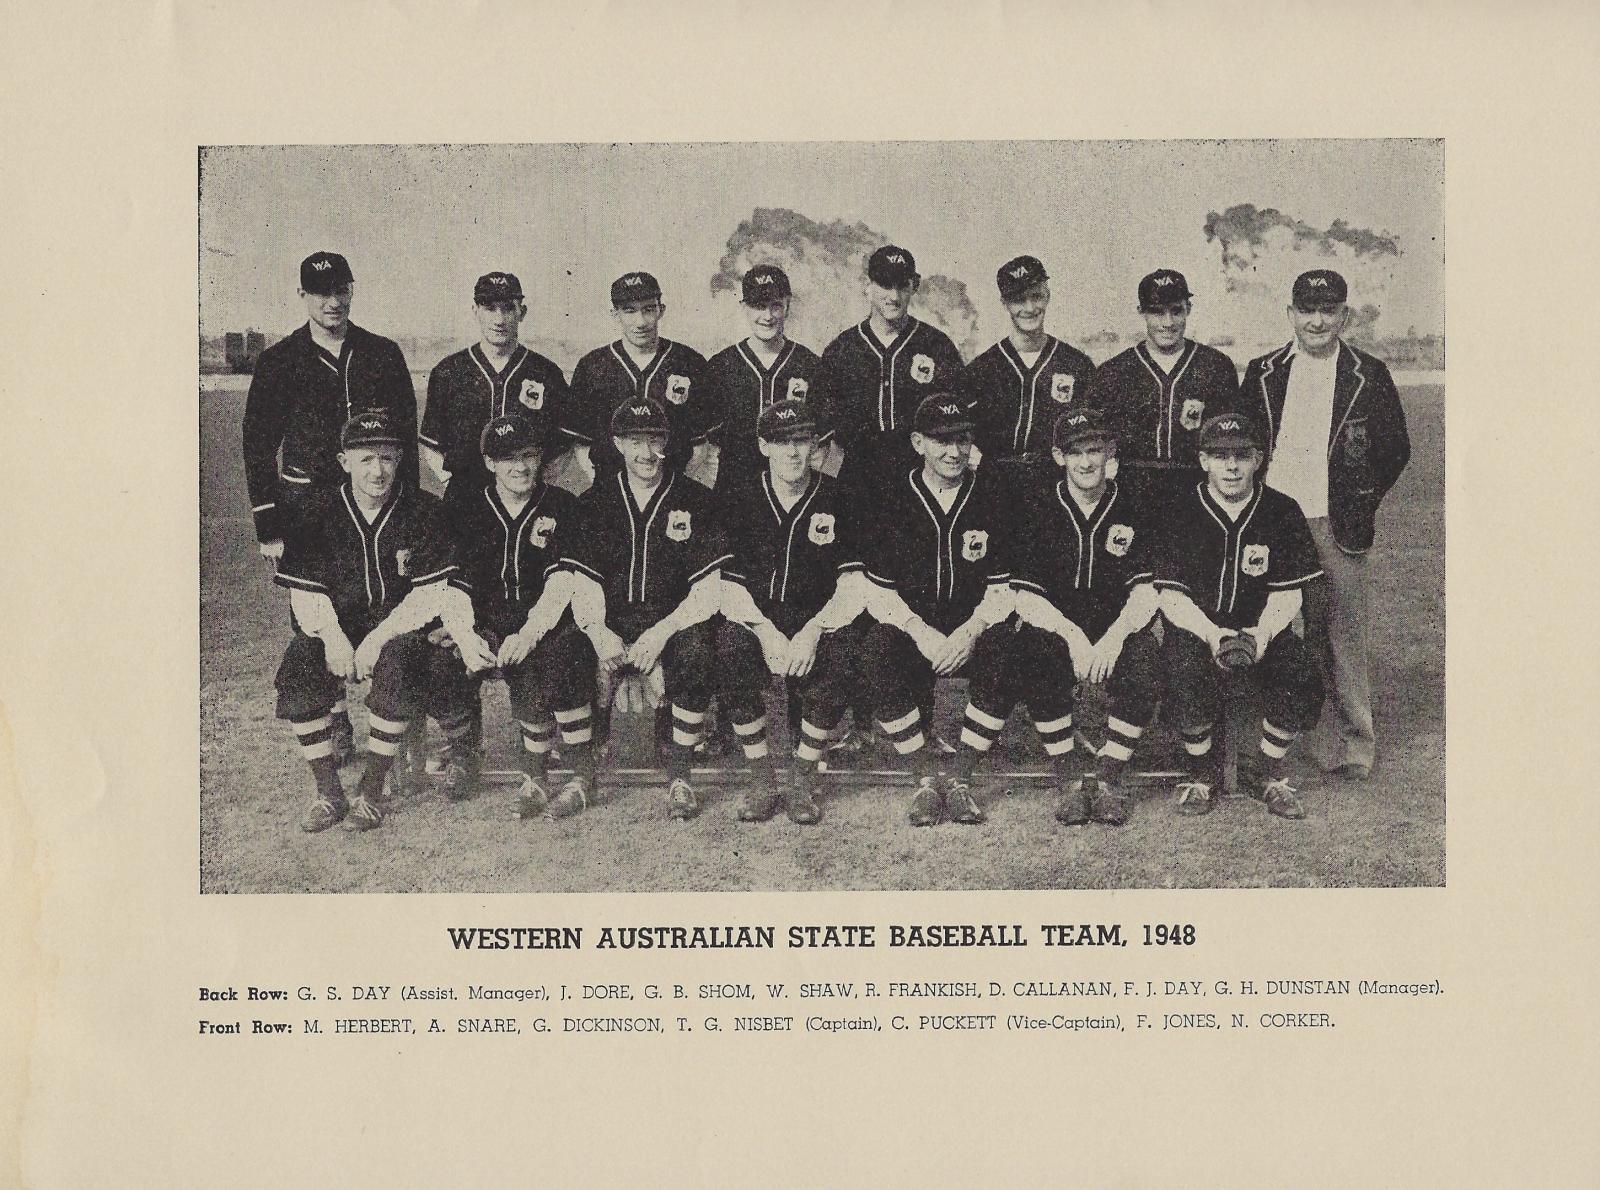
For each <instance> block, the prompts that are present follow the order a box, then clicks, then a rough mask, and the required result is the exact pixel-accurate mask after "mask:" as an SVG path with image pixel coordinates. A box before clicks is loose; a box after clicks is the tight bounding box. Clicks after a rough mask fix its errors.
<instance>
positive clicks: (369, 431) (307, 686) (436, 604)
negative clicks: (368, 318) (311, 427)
mask: <svg viewBox="0 0 1600 1190" xmlns="http://www.w3.org/2000/svg"><path fill="white" fill-rule="evenodd" d="M340 442H341V444H342V446H343V449H342V450H341V451H340V452H339V454H338V463H339V466H340V467H341V468H342V469H343V470H344V472H345V473H346V475H348V476H349V478H348V480H347V481H346V482H345V483H343V484H341V485H340V486H338V487H336V488H324V489H322V490H320V491H318V492H316V493H314V494H313V495H311V496H310V497H309V498H308V499H307V501H306V503H305V506H304V508H303V509H302V510H301V513H300V515H298V516H297V517H296V518H295V523H294V525H293V527H292V528H291V529H290V531H289V541H288V545H287V547H286V549H285V551H284V555H283V560H282V563H281V564H280V565H279V567H278V573H277V578H276V581H277V582H278V583H279V585H281V586H284V587H287V588H289V601H290V607H291V610H292V612H293V622H294V628H295V635H294V639H293V640H291V641H290V642H289V647H288V649H286V650H285V651H284V655H283V662H282V664H281V665H279V667H278V675H277V689H278V707H277V713H278V718H280V719H286V720H288V721H289V723H290V724H291V725H292V726H293V727H294V732H295V736H296V737H297V738H298V740H299V742H300V749H301V753H302V755H304V756H305V758H306V761H307V762H308V763H309V764H310V766H311V772H312V775H313V776H314V777H315V779H316V783H317V797H316V800H315V801H313V802H312V803H311V806H310V807H309V808H308V809H307V811H306V814H305V816H304V818H302V819H301V822H300V826H301V828H302V829H303V830H307V831H321V830H326V829H327V828H328V827H330V826H332V825H334V823H336V822H338V821H340V820H341V819H343V818H345V817H346V816H348V817H349V820H350V825H351V826H352V827H353V828H354V829H357V830H370V829H372V828H373V827H375V826H378V825H379V824H380V823H381V822H382V821H383V785H384V779H385V778H386V777H387V776H388V773H389V768H390V766H391V765H392V764H393V762H394V757H395V753H396V751H397V750H398V749H399V747H400V742H401V739H402V737H403V736H404V735H405V732H406V728H407V726H408V724H409V722H410V721H411V720H412V719H414V718H416V717H417V716H418V715H422V714H429V715H432V716H433V717H434V718H435V719H437V720H438V721H439V725H440V727H441V728H443V730H444V733H445V737H446V739H448V740H449V741H451V743H452V745H453V746H454V751H453V755H452V763H451V764H450V765H449V766H448V767H447V768H446V773H445V781H444V788H445V792H446V795H447V796H449V797H451V798H452V799H453V798H455V797H459V796H464V795H465V794H466V792H467V788H468V785H469V784H470V781H471V776H472V774H471V772H470V771H469V770H468V769H467V768H466V767H464V764H463V762H462V759H461V758H462V757H463V756H464V754H465V753H466V749H465V747H464V744H465V742H466V740H467V736H468V733H469V732H470V728H471V716H470V714H469V713H468V706H469V703H470V701H471V697H472V683H471V681H470V680H469V678H468V676H467V669H472V670H479V669H484V668H487V667H488V666H491V665H493V664H494V657H493V656H492V655H491V654H490V653H489V651H488V647H487V646H486V645H485V644H484V642H483V641H482V640H481V639H480V638H479V637H478V636H477V634H476V633H474V632H473V629H472V605H471V601H470V600H469V599H468V598H467V597H466V596H465V595H464V594H462V593H461V592H460V591H457V590H455V589H454V588H452V587H451V586H450V585H449V583H448V582H447V580H448V579H449V578H450V577H451V576H452V575H454V574H455V573H456V564H455V559H454V556H453V551H452V550H451V547H450V541H449V536H448V533H447V531H446V528H445V525H444V521H443V516H442V514H441V511H440V506H439V502H438V501H437V500H436V499H435V498H434V497H432V496H430V495H428V494H427V493H426V492H421V491H418V490H417V489H416V488H414V487H411V486H408V485H406V484H403V483H401V482H400V481H399V479H398V474H399V470H400V465H401V459H402V458H404V457H405V454H406V453H407V452H408V451H409V450H411V449H412V447H413V441H412V440H411V439H409V438H407V437H406V436H405V435H404V433H403V432H402V431H401V430H399V429H398V428H397V427H396V425H395V422H394V420H393V419H392V418H390V416H389V415H388V414H387V413H384V412H383V411H381V410H374V411H369V412H366V413H358V414H356V416H355V417H353V418H351V419H350V420H349V421H348V422H347V423H345V427H344V430H343V432H342V434H341V436H340ZM435 619H442V620H443V622H444V625H445V627H446V629H447V630H448V631H449V633H450V635H451V637H452V638H453V640H454V641H455V643H456V645H457V647H458V649H459V651H460V656H459V657H458V656H456V655H455V654H453V653H451V652H448V651H447V650H445V649H444V648H441V647H439V646H437V645H433V644H430V643H429V641H428V638H427V636H426V635H425V634H424V633H422V632H421V631H418V630H419V629H422V628H424V627H426V626H427V625H428V624H430V623H431V622H432V621H433V620H435ZM463 662H465V665H466V668H463ZM368 676H370V677H371V678H372V689H371V691H370V693H369V694H368V695H367V715H368V723H369V732H370V735H369V740H368V756H367V766H366V770H365V771H364V772H363V773H362V775H361V783H360V786H359V787H358V788H357V790H356V796H355V797H354V799H352V800H350V801H348V802H347V801H346V800H345V795H344V789H343V788H342V786H341V785H340V782H339V769H338V761H337V759H336V757H335V756H334V745H333V735H334V723H333V707H334V704H335V702H336V701H337V700H338V699H339V697H340V696H341V695H342V694H343V692H344V683H345V681H347V680H355V681H360V680H363V679H365V678H367V677H368Z"/></svg>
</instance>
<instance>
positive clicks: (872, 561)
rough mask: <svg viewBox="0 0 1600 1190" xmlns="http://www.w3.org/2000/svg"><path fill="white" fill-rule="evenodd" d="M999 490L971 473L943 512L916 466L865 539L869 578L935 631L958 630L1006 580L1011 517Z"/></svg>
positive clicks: (890, 494)
mask: <svg viewBox="0 0 1600 1190" xmlns="http://www.w3.org/2000/svg"><path fill="white" fill-rule="evenodd" d="M1001 491H1002V490H1001V488H1000V486H999V485H998V484H997V483H996V482H995V480H994V478H993V477H992V476H991V475H990V474H989V473H988V472H987V471H984V470H978V471H970V472H968V473H967V477H966V479H965V480H964V481H963V482H962V484H961V486H960V488H959V489H958V490H957V492H956V497H955V500H954V502H953V503H952V504H951V505H950V511H949V512H946V511H944V509H943V508H941V507H940V506H939V502H938V501H937V500H936V499H934V496H933V493H932V492H931V491H930V490H929V489H928V487H927V485H926V484H925V483H924V482H923V478H922V468H921V467H907V468H905V469H903V470H901V471H899V472H898V473H897V474H896V475H895V477H894V479H893V480H891V481H890V482H888V483H886V484H885V485H884V486H883V489H882V506H881V507H880V508H879V509H878V510H877V513H878V515H877V516H876V517H875V518H874V519H875V521H876V525H875V527H874V528H873V529H872V530H870V531H869V533H868V535H867V536H866V537H865V538H864V540H865V541H866V548H865V550H864V551H863V561H864V562H865V565H866V572H867V578H868V579H870V580H871V581H872V582H874V583H877V584H878V585H879V586H882V587H887V588H889V589H891V590H894V591H897V592H899V594H900V597H901V598H902V599H904V600H905V602H906V605H907V606H908V607H910V609H911V610H912V611H913V612H915V613H916V614H917V615H918V616H921V617H922V619H924V620H926V621H927V622H928V623H929V624H930V625H932V626H933V627H934V628H935V629H937V630H938V631H940V632H950V631H952V630H954V629H956V628H958V627H960V626H961V625H962V624H964V623H965V622H966V621H967V619H968V618H969V617H970V616H971V615H972V613H973V610H974V609H975V608H977V606H978V604H979V603H980V602H981V601H982V599H983V596H984V593H985V592H986V591H987V590H988V588H989V586H990V585H991V584H995V583H1005V582H1008V581H1009V580H1010V578H1011V557H1010V555H1011V530H1012V528H1013V524H1014V521H1015V519H1016V514H1015V511H1014V510H1013V509H1011V508H1010V507H1008V503H1009V502H1008V501H1006V500H1005V499H1004V498H1003V496H1002V494H1001Z"/></svg>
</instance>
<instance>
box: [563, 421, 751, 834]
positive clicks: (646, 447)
mask: <svg viewBox="0 0 1600 1190" xmlns="http://www.w3.org/2000/svg"><path fill="white" fill-rule="evenodd" d="M668 434H669V431H668V422H667V412H666V410H665V409H664V408H662V406H661V405H660V403H659V402H657V401H653V400H633V401H626V402H624V403H623V404H622V405H620V406H618V407H617V410H616V412H615V413H614V414H613V415H612V418H611V444H612V445H613V446H614V447H615V449H616V451H617V453H618V454H619V455H620V457H621V459H622V470H620V471H617V472H613V473H612V474H610V475H608V476H603V477H601V478H600V479H598V480H597V481H596V482H595V485H594V486H593V487H592V488H590V489H589V490H588V491H587V492H585V493H584V494H583V496H582V497H581V498H580V499H579V501H578V513H579V515H578V530H577V532H575V533H573V534H572V535H571V536H570V537H567V538H565V539H564V543H563V546H562V558H561V564H562V566H563V567H565V568H567V569H569V570H571V571H572V574H573V586H572V612H573V618H574V619H575V620H576V621H577V624H578V627H579V628H580V629H582V630H583V632H584V634H585V635H586V636H588V638H589V639H590V641H592V642H593V643H594V647H595V652H596V654H597V655H598V657H599V659H600V664H601V666H602V667H604V669H605V671H606V674H607V676H608V679H609V678H610V677H611V676H613V675H618V674H623V675H624V676H626V673H627V671H632V673H633V674H635V675H638V676H640V677H642V678H643V679H644V680H645V681H646V682H647V683H648V684H649V685H650V687H651V688H652V689H653V690H656V691H659V692H661V693H663V694H664V695H665V698H666V700H667V701H668V702H670V703H671V706H672V737H671V746H670V748H669V749H668V754H667V755H668V772H669V776H670V783H669V785H668V789H667V801H668V810H669V812H670V813H671V815H672V817H674V818H679V819H687V818H693V817H694V816H695V815H696V814H698V813H699V812H700V798H699V795H698V794H697V793H696V792H695V789H694V787H693V786H692V785H691V784H690V783H689V762H690V759H691V758H692V756H693V754H694V749H695V746H696V745H697V744H699V743H700V740H701V737H702V735H703V734H704V729H705V720H706V707H707V706H708V705H710V702H711V686H712V669H713V667H714V665H715V663H716V657H715V654H716V646H715V634H714V632H713V630H712V625H711V624H710V623H709V620H710V618H711V617H712V616H714V615H715V614H716V611H717V606H718V603H719V601H720V594H721V582H720V579H719V574H718V570H719V567H721V565H722V564H723V563H724V562H725V561H727V559H728V555H727V553H726V552H725V551H724V550H723V548H722V537H721V534H720V533H719V532H718V529H717V526H716V524H715V522H714V520H713V517H712V515H711V493H710V492H709V491H707V490H706V489H705V488H704V487H702V486H701V485H700V484H698V483H696V482H695V481H694V480H692V479H689V478H687V477H686V476H684V475H683V474H682V473H680V472H677V471H674V470H672V469H671V468H669V467H668V466H667V458H668V454H669V452H670V450H671V443H670V441H669V436H668ZM583 804H584V803H583V802H582V801H581V800H580V801H578V802H577V803H576V804H571V803H569V802H568V799H566V798H565V796H564V795H563V796H561V797H558V798H557V799H556V800H555V801H554V802H552V803H551V809H552V812H553V813H555V814H557V815H560V814H567V813H572V812H573V811H575V810H578V809H581V808H582V807H583Z"/></svg>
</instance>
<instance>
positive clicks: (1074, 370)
mask: <svg viewBox="0 0 1600 1190" xmlns="http://www.w3.org/2000/svg"><path fill="white" fill-rule="evenodd" d="M1094 374H1095V369H1094V362H1093V361H1092V360H1090V359H1089V357H1088V356H1087V355H1085V354H1084V353H1083V352H1081V351H1079V350H1078V349H1077V348H1076V347H1073V346H1071V345H1070V344H1068V343H1064V342H1062V341H1061V340H1060V339H1057V338H1056V337H1055V336H1053V335H1051V336H1047V337H1046V339H1045V345H1044V350H1042V351H1041V352H1040V353H1039V358H1038V359H1036V360H1034V362H1033V366H1032V367H1029V366H1028V365H1026V364H1024V363H1023V362H1022V356H1021V355H1020V354H1018V352H1017V348H1016V345H1015V344H1014V343H1012V342H1011V340H1010V339H1009V338H1006V339H1001V340H1000V341H999V342H998V343H996V344H994V345H993V346H992V347H990V348H989V349H988V350H987V351H985V352H984V353H983V354H982V355H980V356H978V358H977V359H975V360H973V361H972V362H971V363H970V364H968V365H967V367H966V369H965V370H964V371H963V372H962V373H961V380H960V385H959V388H960V391H961V392H962V393H963V394H964V395H965V396H967V397H968V399H970V400H971V401H973V402H974V403H975V410H974V412H975V414H976V416H977V422H978V428H977V430H976V432H975V434H974V438H975V439H976V441H977V443H978V449H979V450H981V451H982V452H983V457H984V458H985V459H1010V458H1016V457H1018V456H1019V455H1036V454H1040V453H1045V454H1048V453H1049V451H1050V431H1051V429H1052V428H1053V427H1054V426H1055V423H1056V417H1057V415H1058V414H1060V413H1061V411H1062V410H1063V409H1066V408H1068V407H1069V406H1070V405H1072V404H1073V402H1075V401H1082V400H1083V399H1084V398H1085V397H1086V395H1087V393H1088V391H1089V388H1090V384H1091V382H1092V381H1093V379H1094Z"/></svg>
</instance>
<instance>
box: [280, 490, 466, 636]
mask: <svg viewBox="0 0 1600 1190" xmlns="http://www.w3.org/2000/svg"><path fill="white" fill-rule="evenodd" d="M456 573H457V566H456V557H455V550H454V547H453V545H452V543H451V539H450V534H449V531H448V529H447V527H446V525H445V519H444V511H443V507H442V505H441V503H440V501H439V500H438V498H437V497H435V496H432V495H430V494H429V493H427V492H421V491H418V490H417V489H415V488H411V487H407V486H405V485H403V484H401V483H399V482H398V481H397V482H396V483H395V486H394V490H393V491H392V492H391V493H390V496H389V499H388V502H387V503H385V504H384V506H383V508H382V509H380V510H379V512H378V515H377V516H376V517H374V518H373V520H372V521H371V522H370V523H369V522H368V521H367V519H366V518H365V517H364V516H362V515H361V510H360V509H359V508H357V506H356V500H355V496H354V494H353V493H352V492H351V490H350V485H349V484H348V483H345V484H341V485H339V486H338V487H333V488H323V489H321V490H319V491H316V492H313V493H312V494H311V495H310V496H309V497H308V498H307V502H306V504H305V505H304V506H303V510H302V512H301V513H300V514H299V515H297V516H296V517H295V521H294V524H293V525H292V526H291V528H290V533H289V536H288V538H287V539H286V540H285V542H284V551H283V560H282V561H281V562H280V563H279V564H278V573H277V575H276V576H275V578H274V581H275V582H276V583H277V584H278V585H279V586H282V587H291V588H297V589H299V590H302V591H311V592H313V593H316V594H322V595H326V596H327V597H328V599H329V600H330V601H331V602H332V604H333V610H334V612H335V613H336V614H337V615H338V617H339V626H340V627H341V628H342V629H344V633H345V635H346V636H348V637H349V638H350V642H351V643H352V644H356V645H359V644H360V643H361V641H362V639H363V638H364V637H365V636H366V635H367V633H369V632H371V631H372V629H373V628H375V627H377V626H378V625H379V624H381V623H382V622H383V621H384V619H385V618H387V617H388V615H389V613H390V612H392V611H394V609H395V608H397V607H399V606H400V603H401V601H402V600H403V599H405V597H406V596H407V595H409V594H410V593H411V590H412V588H413V587H420V586H423V585H425V584H428V583H436V582H445V581H448V580H449V579H451V578H453V577H454V576H455V575H456Z"/></svg>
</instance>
